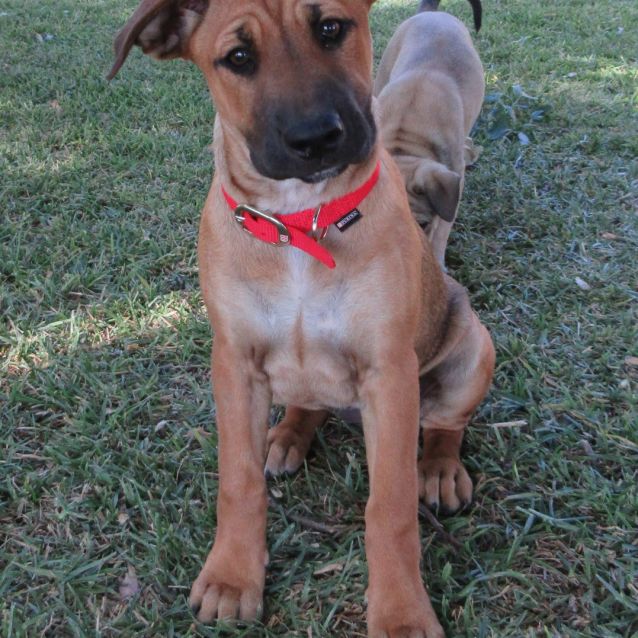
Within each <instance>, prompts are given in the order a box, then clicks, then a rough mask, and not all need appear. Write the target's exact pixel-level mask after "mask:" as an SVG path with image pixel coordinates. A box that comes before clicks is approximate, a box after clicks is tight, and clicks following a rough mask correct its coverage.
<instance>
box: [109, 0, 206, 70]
mask: <svg viewBox="0 0 638 638" xmlns="http://www.w3.org/2000/svg"><path fill="white" fill-rule="evenodd" d="M207 8H208V0H142V2H141V3H140V6H139V7H137V9H136V10H135V13H134V14H133V15H132V16H131V17H130V19H129V21H128V22H127V23H126V24H125V25H124V28H123V29H122V30H121V31H120V32H119V33H118V34H117V37H116V38H115V62H114V63H113V67H112V68H111V70H110V71H109V74H108V75H107V76H106V77H107V79H109V80H112V79H113V78H114V77H115V75H116V73H117V72H118V71H119V70H120V68H121V66H122V65H123V64H124V62H125V60H126V58H127V57H128V54H129V52H130V50H131V48H132V47H133V45H134V44H137V45H138V46H140V47H142V51H144V53H148V54H149V55H151V56H153V57H154V58H158V59H160V60H166V59H168V58H177V57H187V44H188V40H189V39H190V37H191V35H192V34H193V32H194V31H195V29H196V28H197V27H198V25H199V23H200V22H201V20H202V17H203V15H204V13H205V12H206V9H207Z"/></svg>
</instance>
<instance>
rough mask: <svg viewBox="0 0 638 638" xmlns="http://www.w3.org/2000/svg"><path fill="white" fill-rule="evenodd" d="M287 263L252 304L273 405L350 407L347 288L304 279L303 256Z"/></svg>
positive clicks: (305, 265)
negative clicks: (282, 274) (279, 277)
mask: <svg viewBox="0 0 638 638" xmlns="http://www.w3.org/2000/svg"><path fill="white" fill-rule="evenodd" d="M288 259H289V264H288V266H289V267H288V269H287V272H286V275H285V277H284V278H283V279H282V281H281V282H279V283H278V285H275V286H272V287H271V288H270V290H269V294H268V296H267V297H266V296H261V297H260V298H258V299H257V301H256V308H257V313H256V314H255V320H256V322H257V324H258V325H256V326H255V328H256V329H257V330H258V332H259V333H260V335H261V338H262V339H263V342H264V344H265V356H264V358H263V364H262V367H263V371H264V372H265V373H266V375H267V376H268V378H269V380H270V384H271V388H272V392H273V401H274V402H275V403H281V404H289V403H290V404H293V405H298V406H300V407H305V408H309V409H313V408H314V409H316V408H324V407H333V408H339V407H349V406H354V405H356V404H357V392H356V385H355V382H354V377H355V373H354V365H353V361H352V357H351V356H350V355H349V348H348V344H349V333H350V330H351V326H350V324H351V319H350V317H349V313H348V311H347V309H348V307H349V306H350V304H349V296H350V291H349V287H348V286H347V284H346V283H343V282H341V283H336V284H334V285H329V286H325V285H320V284H319V283H318V282H317V280H316V279H313V278H312V277H310V276H309V271H310V268H309V266H310V265H311V264H310V262H309V260H310V259H311V258H310V257H309V256H308V255H304V254H301V253H299V252H297V251H290V255H289V256H288Z"/></svg>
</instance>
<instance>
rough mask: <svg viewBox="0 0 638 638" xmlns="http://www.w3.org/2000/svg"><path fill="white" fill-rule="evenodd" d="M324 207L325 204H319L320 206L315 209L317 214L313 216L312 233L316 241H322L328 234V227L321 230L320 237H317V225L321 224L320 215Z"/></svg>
mask: <svg viewBox="0 0 638 638" xmlns="http://www.w3.org/2000/svg"><path fill="white" fill-rule="evenodd" d="M322 206H323V204H319V206H317V208H315V213H314V215H313V216H312V230H311V231H310V232H311V233H312V236H313V237H314V239H315V241H321V240H322V239H323V238H324V237H325V236H326V235H327V234H328V227H327V226H325V227H324V228H322V229H321V232H320V233H319V236H318V237H317V230H318V226H317V224H318V223H319V215H320V214H321V208H322Z"/></svg>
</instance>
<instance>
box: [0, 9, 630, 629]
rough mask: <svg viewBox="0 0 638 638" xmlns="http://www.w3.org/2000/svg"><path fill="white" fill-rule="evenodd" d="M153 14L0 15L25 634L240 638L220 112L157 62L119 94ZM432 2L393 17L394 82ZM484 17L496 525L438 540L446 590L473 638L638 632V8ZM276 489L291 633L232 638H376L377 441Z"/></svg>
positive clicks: (142, 63) (463, 235)
mask: <svg viewBox="0 0 638 638" xmlns="http://www.w3.org/2000/svg"><path fill="white" fill-rule="evenodd" d="M135 4H136V3H135V1H134V0H110V1H108V2H106V1H104V0H85V1H84V2H77V1H71V0H57V1H55V2H54V1H53V0H41V1H39V2H35V1H34V0H27V1H25V0H3V1H2V2H1V3H0V88H1V90H0V174H1V175H2V179H1V180H0V201H1V202H2V209H1V213H0V215H1V221H2V223H1V224H0V450H1V452H0V454H1V457H0V635H1V636H3V637H5V638H19V637H31V636H34V637H35V636H55V637H58V636H109V637H110V636H134V635H139V636H158V637H159V636H162V637H164V636H217V635H220V631H219V629H218V628H210V627H205V626H201V625H198V624H197V623H196V622H195V619H194V618H193V616H192V614H191V612H190V610H189V609H188V605H187V601H186V598H187V595H188V591H189V588H190V584H191V582H192V580H193V579H194V578H195V576H196V575H197V574H198V572H199V568H200V566H201V563H202V561H203V559H204V557H205V555H206V553H207V551H208V549H209V547H210V544H211V541H212V538H213V532H214V528H215V495H216V486H217V474H216V454H217V451H216V445H215V440H216V439H215V437H216V431H215V416H214V406H213V403H212V399H211V395H210V385H209V377H208V373H209V351H210V347H211V335H210V330H209V327H208V324H207V321H206V319H205V315H204V312H203V309H202V303H201V298H200V295H199V291H198V284H197V264H196V258H195V243H196V233H197V224H198V218H199V211H200V208H201V206H202V204H203V202H204V198H205V196H206V193H207V188H208V185H209V181H210V175H211V171H212V155H211V152H210V149H209V144H210V141H211V135H212V117H213V107H212V105H211V103H210V99H209V97H208V93H207V89H206V87H205V84H204V81H203V79H202V78H201V77H200V75H199V72H198V71H197V69H196V68H195V67H191V66H190V65H188V64H186V63H183V62H180V61H175V62H170V63H163V64H162V63H157V62H153V61H151V60H149V59H147V58H143V57H142V56H141V54H139V52H136V53H135V54H134V55H132V56H131V59H130V60H129V61H128V63H127V65H126V67H125V68H124V70H123V72H122V73H121V75H120V76H118V78H117V79H116V80H114V81H113V82H111V83H110V84H109V83H107V82H106V81H105V79H104V76H105V74H106V72H107V71H108V69H109V67H110V63H111V55H112V54H111V42H112V37H113V34H114V33H115V31H116V30H117V29H118V28H119V27H120V26H121V25H122V24H123V23H124V21H125V19H126V17H127V16H128V15H129V13H130V12H131V11H132V9H133V7H134V6H135ZM415 4H416V3H415V2H406V1H403V0H380V1H379V2H378V3H377V5H376V6H375V8H374V9H373V12H372V28H373V33H374V36H375V51H376V57H377V60H378V59H379V57H380V55H381V52H382V50H383V47H384V45H385V42H386V41H387V39H388V38H389V37H390V35H391V33H392V32H393V30H394V28H395V27H396V25H398V24H399V22H400V21H401V20H403V19H404V18H406V17H408V16H409V15H411V14H412V12H413V11H414V8H415ZM484 4H485V6H484V26H483V30H482V31H481V33H480V34H479V35H478V36H477V37H476V42H477V46H478V50H479V52H480V54H481V57H482V59H483V61H484V65H485V69H486V76H487V97H486V104H485V108H484V111H483V116H482V118H481V120H480V122H479V124H478V127H477V130H476V134H475V138H476V140H477V142H478V143H479V144H480V145H481V146H482V147H483V153H482V155H481V157H480V159H479V162H478V164H477V166H476V168H475V169H474V170H473V171H471V173H469V175H468V179H467V185H466V191H465V196H464V202H463V204H462V209H461V212H460V218H459V222H458V223H457V226H456V227H455V230H454V232H453V235H452V242H451V245H450V248H449V253H448V255H449V256H448V265H449V268H450V271H451V272H452V273H453V274H454V275H455V276H456V277H457V278H458V279H459V280H460V281H461V282H462V283H463V284H464V285H465V286H467V288H468V289H469V291H470V294H471V297H472V300H473V303H474V306H475V308H476V309H477V311H478V312H479V314H480V316H481V318H482V319H483V321H484V322H485V323H486V324H487V325H488V326H489V327H490V329H491V331H492V334H493V337H494V340H495V343H496V348H497V353H498V362H497V371H496V375H495V380H494V385H493V389H492V391H491V393H490V395H489V397H488V398H487V399H486V401H485V402H484V404H483V405H482V407H481V408H480V410H479V412H478V413H477V415H476V416H475V418H474V420H473V423H472V426H471V427H470V430H469V433H468V436H467V439H466V444H465V459H466V462H467V466H468V469H469V471H470V474H471V475H472V477H473V479H474V482H475V486H476V493H475V501H474V503H473V505H472V506H471V507H470V508H469V509H468V510H467V511H465V512H464V513H463V514H461V515H458V516H456V517H452V518H441V519H440V522H441V524H442V525H443V528H444V533H442V532H441V530H439V531H436V529H435V528H434V527H432V525H431V523H430V522H428V521H427V520H425V519H424V520H423V522H422V539H423V572H424V576H425V579H426V582H427V585H428V588H429V591H430V594H431V597H432V600H433V604H434V606H435V608H436V610H437V613H438V614H439V617H440V618H441V621H442V623H443V625H444V627H445V628H446V630H447V632H448V634H449V636H467V637H468V638H475V637H483V636H485V637H488V636H492V637H502V636H512V637H532V636H542V637H547V638H550V637H551V638H555V637H563V636H568V637H572V636H573V637H576V636H594V637H601V638H611V637H621V636H622V637H632V636H638V489H637V483H638V476H637V471H638V406H637V399H636V395H637V388H638V312H637V308H638V304H637V301H638V269H637V266H636V264H637V262H638V259H637V255H638V161H637V157H638V117H637V110H638V95H637V86H638V59H637V58H638V28H637V25H638V3H636V1H635V0H614V2H611V1H609V0H604V1H603V0H600V1H599V2H593V3H592V2H589V1H587V2H586V1H585V0H551V1H549V2H531V1H529V0H485V3H484ZM443 7H444V8H446V9H447V10H449V11H450V12H452V13H454V14H455V15H457V16H459V17H462V19H463V20H464V21H465V22H466V23H467V24H468V25H469V24H471V12H470V9H469V5H468V3H467V2H466V1H465V0H447V1H445V2H443ZM269 489H270V497H271V499H270V500H271V504H270V509H269V529H268V543H269V548H270V556H271V564H270V567H269V571H268V578H267V589H266V614H265V617H264V624H263V625H258V626H251V627H239V628H235V629H228V631H227V632H225V633H224V635H229V636H264V637H266V636H304V637H313V636H314V637H317V636H331V637H355V636H365V622H364V616H365V608H364V604H363V598H364V591H365V587H366V564H365V559H364V551H363V511H364V505H365V499H366V494H367V476H366V469H365V456H364V452H363V440H362V435H361V432H360V430H359V428H356V427H353V426H347V425H345V424H343V423H339V422H336V421H335V422H331V423H330V424H329V426H328V427H326V428H325V429H324V430H323V431H322V432H321V433H320V435H319V437H318V439H317V441H316V443H315V445H314V448H313V453H312V454H311V457H310V458H309V459H308V462H307V465H306V467H305V468H304V469H303V470H302V471H301V472H299V473H298V474H297V475H296V476H294V477H292V478H288V479H285V480H277V481H273V482H271V484H270V485H269ZM450 535H451V536H453V537H454V538H453V539H450ZM454 539H455V540H454Z"/></svg>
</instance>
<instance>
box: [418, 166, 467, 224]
mask: <svg viewBox="0 0 638 638" xmlns="http://www.w3.org/2000/svg"><path fill="white" fill-rule="evenodd" d="M412 191H413V192H414V193H418V192H422V193H423V194H424V195H425V196H426V197H427V198H428V200H429V202H430V204H431V205H432V208H433V209H434V212H435V213H436V214H437V215H438V216H439V217H440V218H441V219H443V220H445V221H446V222H452V221H454V217H455V215H456V209H457V207H458V205H459V199H460V198H461V176H460V175H459V174H458V173H456V172H455V171H451V170H450V169H449V168H447V167H446V166H444V165H443V164H439V163H438V162H432V161H431V160H424V161H422V162H421V164H420V165H419V166H418V167H417V169H416V171H415V172H414V186H413V187H412Z"/></svg>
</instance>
